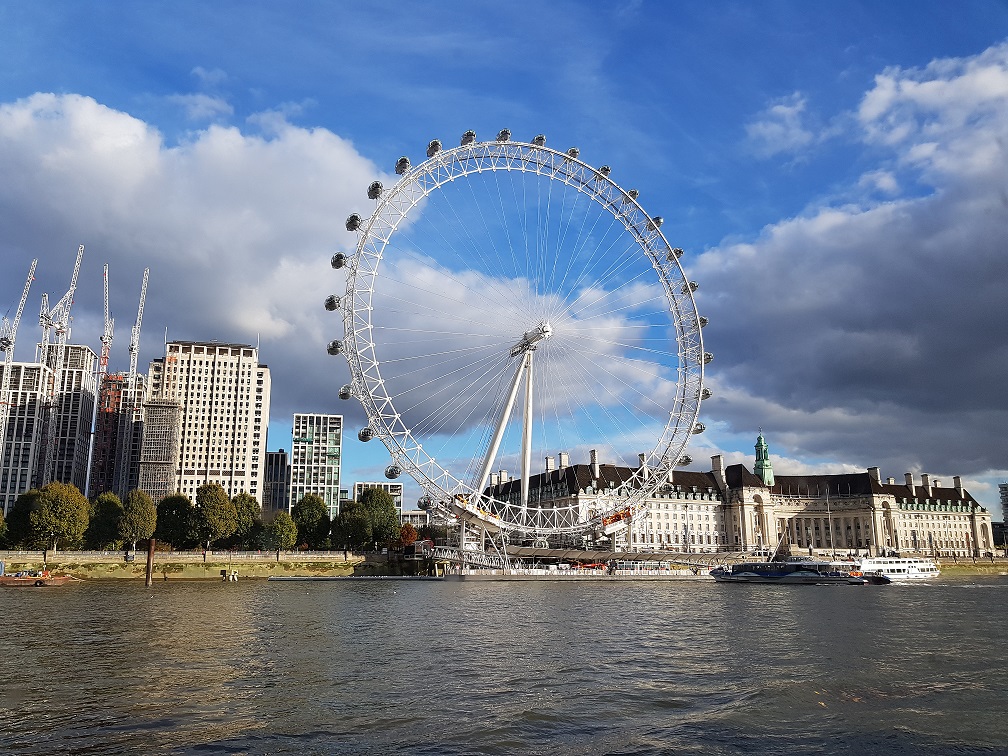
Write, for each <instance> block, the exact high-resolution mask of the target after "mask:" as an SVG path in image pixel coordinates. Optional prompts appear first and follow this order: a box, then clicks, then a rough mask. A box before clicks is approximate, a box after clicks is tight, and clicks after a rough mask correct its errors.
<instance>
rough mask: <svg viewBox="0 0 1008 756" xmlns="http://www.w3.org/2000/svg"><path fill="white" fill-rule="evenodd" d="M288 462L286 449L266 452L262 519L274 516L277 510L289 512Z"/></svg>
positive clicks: (289, 469)
mask: <svg viewBox="0 0 1008 756" xmlns="http://www.w3.org/2000/svg"><path fill="white" fill-rule="evenodd" d="M290 472H291V468H290V462H289V461H288V460H287V451H286V450H285V449H280V450H279V451H275V452H271V451H268V452H266V477H265V480H264V481H263V500H262V513H263V521H264V522H268V521H270V520H272V519H273V518H274V517H276V514H277V512H290Z"/></svg>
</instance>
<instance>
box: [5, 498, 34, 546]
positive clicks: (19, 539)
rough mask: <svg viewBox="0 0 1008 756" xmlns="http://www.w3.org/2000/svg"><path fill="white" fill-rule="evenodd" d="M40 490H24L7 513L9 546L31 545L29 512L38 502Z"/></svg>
mask: <svg viewBox="0 0 1008 756" xmlns="http://www.w3.org/2000/svg"><path fill="white" fill-rule="evenodd" d="M41 497H42V492H41V491H39V490H38V489H37V488H32V489H30V490H28V491H25V492H24V493H23V494H21V495H20V496H18V497H17V499H15V501H14V506H12V507H11V508H10V511H9V512H8V513H7V542H8V543H9V544H10V545H11V546H32V545H34V544H31V543H30V542H31V537H32V536H31V521H30V516H31V512H32V510H34V509H37V508H38V507H39V506H41V504H40V499H41Z"/></svg>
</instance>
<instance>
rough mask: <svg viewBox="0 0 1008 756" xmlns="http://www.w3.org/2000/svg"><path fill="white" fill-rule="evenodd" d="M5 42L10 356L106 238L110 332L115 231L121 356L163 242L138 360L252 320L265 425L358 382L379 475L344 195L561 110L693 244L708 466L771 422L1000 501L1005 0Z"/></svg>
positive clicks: (57, 24) (382, 7) (27, 22)
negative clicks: (353, 332) (168, 342)
mask: <svg viewBox="0 0 1008 756" xmlns="http://www.w3.org/2000/svg"><path fill="white" fill-rule="evenodd" d="M0 51H2V56H3V60H4V64H3V66H2V67H0V229H2V232H0V260H2V261H3V262H2V267H0V310H2V311H6V312H10V313H12V312H13V309H14V308H16V305H17V301H18V299H19V298H20V295H21V291H22V288H23V286H24V280H25V276H26V274H27V270H28V266H29V264H30V261H31V259H33V258H38V259H39V264H38V270H37V272H36V279H35V282H34V283H33V285H32V291H31V296H30V298H29V304H28V305H27V306H26V314H25V316H24V317H23V319H22V322H21V328H20V330H19V332H18V342H17V354H16V357H17V358H18V359H31V358H32V357H33V346H32V345H33V344H34V341H35V340H36V339H37V338H38V326H37V317H36V315H37V312H38V306H39V298H40V297H41V294H42V292H47V293H48V294H49V295H50V298H51V299H53V298H55V299H58V298H59V297H60V296H61V295H62V293H63V292H64V291H66V288H67V286H68V284H69V279H70V273H71V271H72V266H73V262H74V258H75V255H76V250H77V246H78V244H85V245H86V251H85V255H84V261H83V265H82V268H81V273H80V279H79V282H78V288H77V293H76V297H75V300H74V306H73V317H74V321H73V333H72V341H74V342H76V343H86V344H89V345H91V346H92V347H93V348H94V349H95V350H96V351H97V350H98V348H99V336H100V335H101V331H102V284H101V281H102V266H103V265H104V264H105V263H108V265H109V284H110V300H111V309H112V314H113V317H114V318H115V321H116V338H115V341H114V344H113V347H112V353H111V359H110V367H111V369H113V370H116V369H119V370H121V369H126V368H127V367H128V354H127V347H128V344H129V331H130V327H131V326H132V323H133V320H134V319H135V317H136V306H137V300H138V297H139V289H140V282H141V277H142V273H143V269H144V268H145V267H149V268H150V283H149V286H148V291H147V298H146V303H145V306H144V316H143V331H142V339H141V352H140V365H141V368H144V367H145V366H146V365H147V363H148V362H149V361H150V360H151V359H154V358H156V357H159V356H161V355H163V344H164V339H165V335H166V334H167V336H168V338H169V339H174V340H211V339H216V340H218V341H222V342H242V343H252V344H255V343H258V344H259V346H260V356H261V360H262V361H263V362H265V363H266V364H268V365H269V366H270V369H271V372H272V378H273V392H272V405H271V423H270V437H269V447H270V448H271V449H276V448H288V449H289V447H290V417H291V415H292V413H294V412H340V413H343V414H344V415H345V416H346V424H347V428H348V432H347V434H346V439H345V441H344V458H343V459H344V470H343V478H344V481H345V482H347V483H351V482H352V481H354V480H376V479H382V478H381V473H382V470H383V469H384V467H385V465H386V464H387V463H388V455H387V454H386V453H384V452H383V449H382V448H380V447H378V448H375V447H376V444H372V445H363V444H359V443H358V442H357V441H356V440H355V438H354V433H353V432H354V429H356V428H357V427H359V426H360V425H361V424H362V423H363V414H362V413H361V410H360V408H359V405H357V404H356V403H354V402H345V403H344V402H340V400H339V399H338V398H337V396H336V394H337V392H338V390H339V387H340V386H341V385H342V384H344V383H346V382H347V381H348V379H349V374H348V370H347V366H346V364H345V363H343V364H340V362H339V361H338V360H333V359H332V358H330V357H329V356H328V355H326V353H325V344H326V343H327V342H328V341H329V340H330V339H332V338H337V337H339V336H340V335H341V330H342V329H341V328H338V327H337V326H338V324H337V323H335V322H334V321H333V319H332V318H331V317H329V318H328V319H327V315H328V313H326V312H325V311H324V310H323V309H322V307H321V306H320V303H321V302H322V300H323V299H324V298H325V296H326V295H327V294H329V293H331V292H332V291H339V290H340V289H341V287H342V283H341V282H340V281H339V280H337V279H336V278H334V273H335V272H334V271H333V270H332V269H331V268H330V265H329V258H330V256H331V255H332V253H333V252H335V251H344V252H347V253H349V252H352V251H353V249H354V245H355V244H356V237H355V235H354V234H351V233H350V232H348V231H347V230H346V228H345V226H344V222H345V219H346V217H347V216H348V214H349V213H351V212H354V211H358V212H359V211H362V209H366V206H367V200H366V197H365V190H366V187H367V186H368V184H369V183H370V182H371V181H373V180H375V179H380V180H382V181H384V182H385V183H386V184H388V185H391V183H392V182H394V179H395V175H394V172H393V167H394V165H395V161H396V159H397V158H398V157H399V156H400V155H407V156H410V157H411V159H412V160H413V162H414V164H416V163H419V162H420V161H422V160H423V158H424V157H425V149H426V146H427V144H428V142H429V141H430V140H431V139H435V138H438V139H441V140H442V141H443V142H444V143H445V144H446V145H454V144H457V143H458V142H457V140H458V139H459V137H460V136H461V134H462V133H463V132H464V131H466V130H468V129H473V130H475V131H476V132H477V134H478V135H479V136H480V138H492V137H493V135H495V134H496V133H497V131H498V130H499V129H502V128H508V129H510V130H511V131H512V133H513V134H514V136H515V138H516V139H530V138H531V137H532V136H533V135H535V134H538V133H544V134H546V135H547V136H548V137H549V139H550V142H549V143H550V144H551V145H553V146H558V147H560V146H562V147H563V148H565V147H566V146H570V145H576V146H577V147H578V148H579V149H580V155H581V159H583V160H585V161H586V162H588V163H589V164H591V165H596V166H597V165H601V164H608V165H611V166H613V170H614V176H616V175H618V176H619V177H620V182H621V183H622V184H623V185H626V186H629V185H632V186H634V187H635V188H637V189H638V190H639V191H640V201H641V203H642V205H643V206H645V207H646V208H648V210H649V212H652V213H654V214H660V215H661V216H662V217H663V218H664V219H665V225H664V226H663V227H662V231H663V232H664V234H665V236H666V237H667V238H668V239H669V241H670V243H672V244H673V245H674V246H677V247H681V248H683V249H684V250H685V251H686V254H685V255H684V257H683V258H682V264H683V267H684V269H685V272H686V274H687V275H688V277H689V278H690V279H691V280H696V281H697V282H698V283H699V284H700V288H699V290H698V292H697V294H696V301H697V306H698V309H699V311H700V314H702V315H704V316H706V317H707V318H709V320H710V324H709V325H708V326H707V327H706V328H705V330H704V345H705V348H706V349H707V350H708V351H711V352H712V353H713V354H714V355H715V359H714V361H713V362H712V363H711V364H710V365H709V366H708V367H707V373H706V378H705V382H706V384H707V385H708V386H709V387H710V388H711V389H712V391H713V397H712V398H711V399H710V400H709V401H707V402H704V404H703V405H702V409H701V416H700V417H701V420H702V422H703V423H704V424H705V425H706V428H707V430H706V432H705V433H703V434H702V435H700V436H696V437H694V439H693V441H692V442H691V444H690V448H689V452H690V454H691V456H692V457H693V458H694V459H695V460H696V462H695V463H694V465H693V468H694V469H709V458H710V456H711V455H713V454H717V453H721V454H724V455H725V457H726V462H727V463H728V464H732V463H740V462H741V463H745V464H746V465H747V466H748V467H749V468H750V469H751V467H752V463H753V459H754V449H753V447H754V444H755V439H756V435H757V433H758V432H759V430H760V429H762V432H763V433H764V435H765V436H766V438H767V441H768V443H769V445H770V452H771V459H772V461H773V464H774V470H775V472H776V473H778V474H805V473H839V472H855V471H864V470H865V469H866V468H868V467H871V466H878V467H880V468H881V470H882V475H883V476H884V477H888V476H892V477H895V478H896V479H897V480H902V476H903V473H905V472H913V473H915V474H918V475H919V474H920V473H922V472H927V473H930V474H932V476H934V477H938V478H939V479H942V480H943V481H950V480H951V477H952V476H953V475H960V476H962V479H963V482H964V484H965V485H966V487H967V488H968V489H969V490H970V491H971V492H972V493H973V495H974V496H975V497H976V498H977V499H978V500H979V501H980V502H981V503H982V504H985V505H987V506H988V507H989V508H990V509H991V511H992V513H993V515H994V519H995V520H999V519H1000V514H1001V513H1000V509H999V506H998V492H997V483H998V482H1001V481H1004V480H1008V434H1005V432H1004V429H1005V427H1006V426H1008V392H1005V391H1004V389H1003V386H1004V377H1005V376H1006V375H1008V314H1006V307H1005V296H1004V289H1005V284H1006V282H1008V261H1006V260H1008V258H1006V256H1005V250H1006V249H1008V3H1006V2H1003V1H995V0H989V1H986V2H980V1H971V0H963V1H962V2H957V3H948V2H929V1H927V0H913V1H912V2H900V1H898V0H896V1H893V2H886V3H878V2H835V3H808V2H798V1H795V2H781V1H778V2H762V3H736V2H676V3H670V2H657V1H654V2H649V1H648V0H639V1H636V2H633V1H630V2H550V3H523V2H512V3H495V2H481V1H480V0H471V1H470V2H465V3H454V2H443V3H436V4H429V3H402V2H398V1H397V2H345V3H328V2H299V3H296V4H287V3H266V2H227V1H220V2H214V3H205V2H185V1H179V2H150V3H128V2H101V3H98V2H88V1H86V0H85V1H83V2H59V1H56V2H48V3H25V2H10V1H9V0H0ZM572 461H574V462H578V461H585V460H580V459H572ZM408 490H409V489H408ZM407 504H409V493H407Z"/></svg>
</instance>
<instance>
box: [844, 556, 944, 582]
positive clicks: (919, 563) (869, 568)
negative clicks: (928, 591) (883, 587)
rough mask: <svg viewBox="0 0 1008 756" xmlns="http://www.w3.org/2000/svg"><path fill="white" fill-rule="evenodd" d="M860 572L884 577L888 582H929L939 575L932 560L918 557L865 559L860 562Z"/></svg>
mask: <svg viewBox="0 0 1008 756" xmlns="http://www.w3.org/2000/svg"><path fill="white" fill-rule="evenodd" d="M861 572H863V573H869V572H871V573H874V574H878V575H884V576H885V577H887V578H889V579H890V580H895V581H903V580H930V579H932V578H936V577H938V576H939V575H940V574H941V570H940V569H939V568H938V565H937V564H936V563H935V561H934V560H933V559H922V558H918V557H905V558H904V557H886V556H878V557H865V558H864V559H862V560H861Z"/></svg>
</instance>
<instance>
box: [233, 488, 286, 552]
mask: <svg viewBox="0 0 1008 756" xmlns="http://www.w3.org/2000/svg"><path fill="white" fill-rule="evenodd" d="M231 503H232V504H234V507H235V529H234V532H233V533H232V534H231V537H230V538H229V539H228V543H229V545H231V546H232V547H237V548H245V549H250V548H255V547H256V546H257V545H258V543H259V540H260V537H261V536H262V531H263V524H262V507H261V506H260V505H259V502H258V501H256V498H255V496H253V495H252V494H248V493H245V492H244V491H242V492H241V493H240V494H238V495H237V496H235V497H234V498H233V499H232V500H231ZM288 516H289V515H288Z"/></svg>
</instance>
